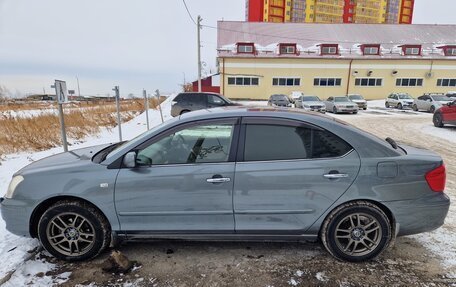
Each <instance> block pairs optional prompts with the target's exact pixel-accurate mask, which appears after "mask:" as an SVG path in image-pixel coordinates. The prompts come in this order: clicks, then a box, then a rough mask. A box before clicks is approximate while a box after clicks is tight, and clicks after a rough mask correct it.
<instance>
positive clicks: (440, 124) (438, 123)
mask: <svg viewBox="0 0 456 287" xmlns="http://www.w3.org/2000/svg"><path fill="white" fill-rule="evenodd" d="M432 122H433V123H434V126H435V127H437V128H443V126H444V124H443V120H442V114H441V113H440V112H439V113H435V114H434V116H433V117H432Z"/></svg>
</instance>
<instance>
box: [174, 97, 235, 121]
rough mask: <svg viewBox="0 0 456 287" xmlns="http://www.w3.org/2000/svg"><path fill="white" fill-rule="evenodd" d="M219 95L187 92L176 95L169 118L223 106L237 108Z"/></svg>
mask: <svg viewBox="0 0 456 287" xmlns="http://www.w3.org/2000/svg"><path fill="white" fill-rule="evenodd" d="M239 105H240V104H236V103H234V102H232V101H230V100H229V99H227V98H225V97H224V96H222V95H220V94H215V93H198V92H188V93H180V94H179V95H177V96H176V97H175V98H174V100H173V102H172V106H171V116H173V117H177V116H179V115H182V114H184V113H188V112H191V111H196V110H202V109H210V108H216V107H224V106H239Z"/></svg>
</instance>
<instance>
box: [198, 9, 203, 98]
mask: <svg viewBox="0 0 456 287" xmlns="http://www.w3.org/2000/svg"><path fill="white" fill-rule="evenodd" d="M202 20H203V19H202V18H201V16H200V15H198V19H197V20H196V23H197V25H196V26H197V29H198V33H197V34H198V92H201V35H200V33H201V21H202Z"/></svg>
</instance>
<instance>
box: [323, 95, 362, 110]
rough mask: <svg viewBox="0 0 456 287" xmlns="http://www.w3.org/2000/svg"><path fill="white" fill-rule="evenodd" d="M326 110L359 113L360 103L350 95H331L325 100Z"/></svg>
mask: <svg viewBox="0 0 456 287" xmlns="http://www.w3.org/2000/svg"><path fill="white" fill-rule="evenodd" d="M325 105H326V110H327V111H330V112H333V113H335V114H337V113H353V114H357V113H358V105H357V104H356V103H354V102H352V101H350V99H349V98H348V97H345V96H341V97H329V98H328V99H327V100H326V101H325Z"/></svg>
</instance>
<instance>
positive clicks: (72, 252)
mask: <svg viewBox="0 0 456 287" xmlns="http://www.w3.org/2000/svg"><path fill="white" fill-rule="evenodd" d="M38 238H39V240H40V242H41V244H42V245H43V247H44V248H45V249H46V250H47V251H48V252H49V253H51V254H52V255H53V256H55V257H56V258H58V259H62V260H66V261H80V260H87V259H91V258H93V257H95V256H97V255H98V254H100V252H102V251H103V250H104V249H105V248H106V247H107V246H108V245H109V243H110V238H111V229H110V226H109V223H108V221H107V220H106V218H105V217H104V216H103V215H102V214H100V212H99V211H98V210H97V209H96V208H95V207H93V206H91V205H89V204H86V203H83V202H79V201H60V202H57V203H56V204H54V205H52V206H51V207H49V208H48V209H47V210H46V211H45V212H44V214H43V215H42V216H41V219H40V221H39V223H38Z"/></svg>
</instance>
